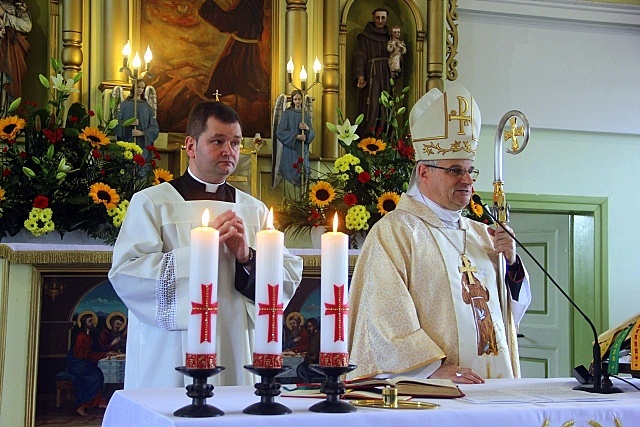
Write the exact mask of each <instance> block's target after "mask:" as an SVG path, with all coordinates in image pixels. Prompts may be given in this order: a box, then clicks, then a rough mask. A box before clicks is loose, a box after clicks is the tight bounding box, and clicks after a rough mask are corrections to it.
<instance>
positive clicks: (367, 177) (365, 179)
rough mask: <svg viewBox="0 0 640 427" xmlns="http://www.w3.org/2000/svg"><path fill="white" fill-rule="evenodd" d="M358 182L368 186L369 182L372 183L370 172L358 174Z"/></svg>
mask: <svg viewBox="0 0 640 427" xmlns="http://www.w3.org/2000/svg"><path fill="white" fill-rule="evenodd" d="M358 181H360V182H361V183H363V184H366V183H367V182H369V181H371V175H369V172H360V173H359V174H358Z"/></svg>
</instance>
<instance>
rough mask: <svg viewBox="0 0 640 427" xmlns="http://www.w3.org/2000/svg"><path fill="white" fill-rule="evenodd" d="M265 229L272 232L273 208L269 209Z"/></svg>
mask: <svg viewBox="0 0 640 427" xmlns="http://www.w3.org/2000/svg"><path fill="white" fill-rule="evenodd" d="M267 228H268V229H269V230H273V208H271V209H269V215H267Z"/></svg>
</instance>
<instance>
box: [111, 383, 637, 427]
mask: <svg viewBox="0 0 640 427" xmlns="http://www.w3.org/2000/svg"><path fill="white" fill-rule="evenodd" d="M632 381H634V383H635V384H636V385H637V386H640V382H639V381H638V380H637V379H635V380H632ZM614 384H615V385H616V386H618V387H620V388H622V389H623V390H624V391H625V393H623V394H615V395H594V394H589V393H584V392H577V391H574V390H572V387H573V386H575V385H577V381H575V380H574V379H568V378H554V379H533V378H527V379H516V380H489V381H487V383H486V384H478V385H463V386H460V389H461V390H462V391H463V392H464V393H465V394H466V397H465V398H462V399H427V401H430V402H433V403H437V404H439V405H441V406H440V407H439V408H437V409H430V410H388V409H373V408H362V407H358V411H357V412H355V413H350V414H318V413H314V412H309V411H308V408H309V407H310V406H311V405H313V404H314V403H316V402H318V399H308V398H307V399H304V398H290V397H282V396H278V397H277V398H276V401H277V402H280V403H282V404H284V405H286V406H288V407H289V408H290V409H292V411H293V413H292V414H288V415H272V416H256V415H246V414H243V413H242V410H243V409H244V408H246V407H247V406H249V405H251V404H252V403H255V402H258V401H259V397H258V396H255V395H254V393H253V391H254V389H253V387H250V386H244V387H216V388H215V389H214V390H213V391H214V393H215V395H214V396H213V397H212V398H210V399H207V403H208V404H211V405H213V406H216V407H217V408H219V409H221V410H223V411H224V412H225V415H224V416H222V417H217V418H214V419H211V418H179V417H174V416H173V412H174V411H175V410H176V409H179V408H181V407H182V406H184V405H187V404H189V403H191V399H190V398H188V397H187V396H186V390H185V389H183V388H174V389H162V390H120V391H117V392H116V393H115V394H114V395H113V397H112V398H111V401H110V402H109V406H108V407H107V411H106V413H105V416H104V420H103V424H102V425H103V427H126V426H142V425H148V426H154V427H164V426H242V427H254V426H256V425H259V426H260V427H270V426H274V427H275V426H278V427H281V426H282V425H283V424H282V423H287V425H303V426H305V427H326V426H328V425H335V423H346V424H345V425H348V426H349V427H352V426H362V427H372V426H393V425H397V426H420V427H423V426H427V425H429V426H474V427H480V426H487V427H488V426H491V427H499V426H505V427H514V426H517V427H527V426H544V425H548V426H561V425H569V424H565V423H567V422H569V423H571V422H574V424H570V425H575V426H588V425H603V426H614V425H621V426H623V427H631V426H640V391H638V390H635V389H634V388H632V387H630V386H628V385H626V384H624V383H622V382H620V381H617V380H614Z"/></svg>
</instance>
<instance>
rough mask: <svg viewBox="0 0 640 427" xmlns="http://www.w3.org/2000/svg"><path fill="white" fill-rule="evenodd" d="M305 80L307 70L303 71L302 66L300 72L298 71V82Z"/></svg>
mask: <svg viewBox="0 0 640 427" xmlns="http://www.w3.org/2000/svg"><path fill="white" fill-rule="evenodd" d="M306 80H307V70H305V69H304V65H303V66H302V70H300V81H303V82H304V81H306Z"/></svg>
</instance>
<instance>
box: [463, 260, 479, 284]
mask: <svg viewBox="0 0 640 427" xmlns="http://www.w3.org/2000/svg"><path fill="white" fill-rule="evenodd" d="M460 260H461V261H462V266H460V267H458V271H459V272H460V273H462V274H465V273H466V274H467V277H468V278H469V284H470V285H474V284H475V280H474V279H473V273H477V272H478V268H477V267H476V266H474V265H471V261H469V258H467V256H466V255H465V254H462V255H460Z"/></svg>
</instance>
